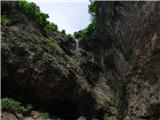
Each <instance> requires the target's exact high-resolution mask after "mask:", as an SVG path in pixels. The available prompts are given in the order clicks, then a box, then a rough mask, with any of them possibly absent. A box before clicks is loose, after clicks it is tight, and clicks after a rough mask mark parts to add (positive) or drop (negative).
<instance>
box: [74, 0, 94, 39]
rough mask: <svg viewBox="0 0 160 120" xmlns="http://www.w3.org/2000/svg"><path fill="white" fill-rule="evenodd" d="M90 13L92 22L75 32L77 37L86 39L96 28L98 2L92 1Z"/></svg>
mask: <svg viewBox="0 0 160 120" xmlns="http://www.w3.org/2000/svg"><path fill="white" fill-rule="evenodd" d="M88 7H89V13H90V14H91V23H90V24H89V25H88V26H87V27H86V28H85V29H82V30H80V31H78V32H75V33H74V37H75V38H76V39H84V38H85V37H87V36H88V35H90V34H91V33H92V32H93V31H94V30H95V28H96V2H95V1H90V5H89V6H88Z"/></svg>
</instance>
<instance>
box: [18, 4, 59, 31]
mask: <svg viewBox="0 0 160 120" xmlns="http://www.w3.org/2000/svg"><path fill="white" fill-rule="evenodd" d="M18 6H19V8H20V9H21V10H22V11H23V12H24V13H26V14H28V15H30V16H31V17H32V18H33V19H35V21H36V22H37V23H38V24H39V25H40V26H41V27H43V28H44V29H45V30H57V29H58V27H57V25H55V24H54V23H50V22H49V21H48V20H47V19H48V18H49V15H48V14H45V13H42V12H41V11H40V9H39V7H38V6H37V5H36V4H35V3H33V2H31V3H29V2H27V1H18Z"/></svg>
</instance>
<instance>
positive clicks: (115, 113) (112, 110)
mask: <svg viewBox="0 0 160 120" xmlns="http://www.w3.org/2000/svg"><path fill="white" fill-rule="evenodd" d="M109 111H110V113H111V114H112V115H118V110H117V108H116V107H114V106H111V107H109Z"/></svg>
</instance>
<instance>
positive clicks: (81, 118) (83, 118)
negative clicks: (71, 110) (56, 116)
mask: <svg viewBox="0 0 160 120" xmlns="http://www.w3.org/2000/svg"><path fill="white" fill-rule="evenodd" d="M77 120H86V118H85V117H83V116H81V117H79V118H78V119H77Z"/></svg>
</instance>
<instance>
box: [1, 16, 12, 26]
mask: <svg viewBox="0 0 160 120" xmlns="http://www.w3.org/2000/svg"><path fill="white" fill-rule="evenodd" d="M8 23H10V20H9V18H7V16H5V15H2V16H1V25H7V24H8Z"/></svg>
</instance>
